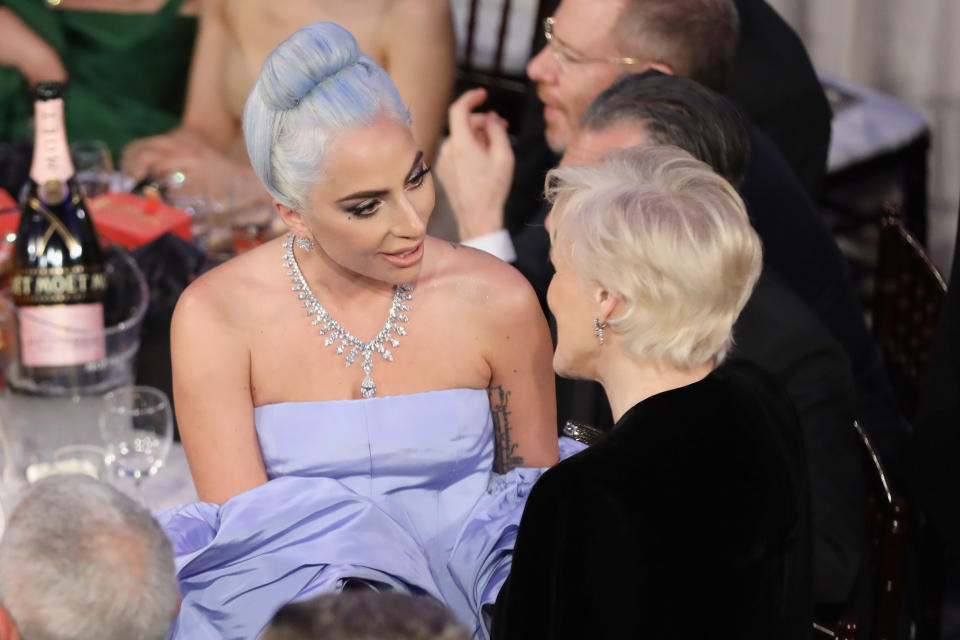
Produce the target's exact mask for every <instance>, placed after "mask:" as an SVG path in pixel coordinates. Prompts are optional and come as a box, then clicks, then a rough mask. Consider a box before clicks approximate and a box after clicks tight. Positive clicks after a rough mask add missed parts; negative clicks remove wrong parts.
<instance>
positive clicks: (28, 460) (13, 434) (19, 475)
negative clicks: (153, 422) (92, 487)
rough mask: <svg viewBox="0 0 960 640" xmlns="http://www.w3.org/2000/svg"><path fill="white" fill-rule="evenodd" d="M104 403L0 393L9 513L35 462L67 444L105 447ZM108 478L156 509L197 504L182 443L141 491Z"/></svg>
mask: <svg viewBox="0 0 960 640" xmlns="http://www.w3.org/2000/svg"><path fill="white" fill-rule="evenodd" d="M102 404H103V403H102V400H101V398H100V397H99V396H82V397H78V398H48V397H39V396H24V395H19V394H16V393H12V392H11V391H9V390H7V389H4V390H3V391H0V465H2V466H0V478H2V483H0V505H2V507H3V510H4V511H5V513H6V514H9V513H10V511H11V510H12V509H13V507H14V506H15V505H16V503H17V501H18V500H19V496H20V494H21V493H22V492H23V490H24V488H26V487H27V481H26V470H27V468H28V467H29V466H30V465H31V464H34V463H37V462H41V463H42V462H44V461H50V460H51V459H52V457H53V454H54V452H55V451H56V450H57V449H59V448H61V447H64V446H68V445H77V444H80V445H93V446H97V447H102V446H103V441H102V439H101V437H100V430H99V416H100V410H101V407H102ZM103 479H104V480H106V481H108V482H111V483H112V484H113V485H114V486H116V487H117V488H119V489H121V490H122V491H124V492H125V493H127V494H129V495H131V496H133V497H134V498H137V499H140V500H142V502H143V503H144V504H145V505H146V506H147V507H148V508H149V509H150V510H151V511H156V510H157V509H162V508H164V507H169V506H173V505H177V504H182V503H185V502H194V501H196V500H197V493H196V489H195V488H194V486H193V479H192V478H191V477H190V469H189V468H188V466H187V459H186V456H185V455H184V451H183V447H182V446H181V445H180V444H179V443H177V442H174V443H173V446H172V447H171V449H170V455H169V456H168V457H167V460H166V462H165V463H164V465H163V467H162V468H161V469H160V471H159V472H158V473H157V475H155V476H153V477H150V478H146V479H145V480H143V482H142V485H141V490H140V491H139V492H138V491H137V489H136V486H135V485H134V483H133V481H132V480H130V479H126V478H115V477H113V476H111V475H110V474H109V473H108V474H107V477H106V478H103ZM0 522H2V520H0ZM0 528H2V524H0Z"/></svg>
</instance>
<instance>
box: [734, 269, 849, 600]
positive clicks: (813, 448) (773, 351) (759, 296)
mask: <svg viewBox="0 0 960 640" xmlns="http://www.w3.org/2000/svg"><path fill="white" fill-rule="evenodd" d="M735 336H736V347H735V354H736V355H738V356H740V357H743V358H745V359H747V360H750V361H751V362H753V363H754V364H757V365H759V366H760V367H762V368H763V369H765V370H766V371H767V372H769V373H771V374H773V376H774V377H776V378H777V380H778V381H779V382H780V384H781V385H783V387H784V388H785V389H786V391H787V395H788V396H789V397H790V400H791V401H792V403H793V405H794V407H795V409H796V411H797V416H798V418H799V421H800V426H801V429H802V432H803V445H804V451H805V454H806V460H807V467H808V474H807V475H808V481H809V484H810V498H811V516H812V520H813V523H812V524H813V526H812V529H813V558H814V566H813V569H814V572H813V574H814V595H815V600H816V602H818V603H821V604H823V603H826V604H842V603H844V602H847V600H848V598H850V596H851V591H852V589H853V585H854V583H855V581H856V578H857V574H858V572H859V569H860V566H861V563H862V559H863V540H864V531H863V524H864V522H863V516H862V514H863V511H864V507H865V504H864V486H863V471H862V455H861V453H860V445H859V442H858V441H857V437H856V434H855V431H854V429H853V419H854V416H855V397H856V395H855V391H854V388H855V387H854V381H853V375H852V373H851V369H850V364H849V361H848V359H847V357H846V355H845V353H844V351H843V349H842V348H841V347H840V345H839V344H838V343H837V342H836V340H835V339H834V338H833V336H831V335H830V333H829V332H828V331H827V330H826V328H824V327H823V326H822V324H821V323H820V322H819V320H818V319H817V317H816V316H815V315H814V314H813V313H812V311H810V310H809V309H808V308H807V307H806V305H805V304H804V303H803V302H802V301H801V300H800V299H799V298H798V297H797V296H796V295H795V294H794V293H793V291H792V290H790V289H789V287H787V285H786V284H785V283H783V282H782V281H781V280H780V279H779V278H778V277H777V276H776V274H775V273H773V272H772V271H769V270H765V271H764V273H763V275H762V276H761V280H760V282H759V284H758V285H757V288H756V289H755V291H754V294H753V296H752V297H751V298H750V300H749V301H748V302H747V306H746V307H745V308H744V310H743V312H742V313H741V315H740V318H739V319H738V320H737V324H736V327H735Z"/></svg>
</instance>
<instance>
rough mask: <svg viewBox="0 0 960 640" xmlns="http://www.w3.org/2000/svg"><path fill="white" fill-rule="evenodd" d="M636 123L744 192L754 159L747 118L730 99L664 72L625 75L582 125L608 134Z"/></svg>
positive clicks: (588, 112) (653, 138) (656, 140)
mask: <svg viewBox="0 0 960 640" xmlns="http://www.w3.org/2000/svg"><path fill="white" fill-rule="evenodd" d="M624 122H627V123H635V124H637V125H640V126H642V127H643V131H644V132H645V133H646V135H647V137H648V138H649V139H650V141H651V142H652V143H653V144H658V145H673V146H675V147H680V148H681V149H683V150H684V151H686V152H687V153H689V154H690V155H692V156H693V157H694V158H696V159H697V160H702V161H703V162H706V163H707V164H708V165H710V166H711V167H713V170H714V171H716V172H717V173H719V174H720V175H721V176H723V177H724V178H725V179H726V180H727V182H729V183H730V184H732V185H733V186H734V187H737V188H739V187H740V184H741V183H742V182H743V178H744V176H745V175H746V171H747V164H748V163H749V160H750V137H749V136H748V135H747V130H746V127H745V126H744V121H743V116H742V115H741V114H740V111H739V110H738V109H737V107H736V106H734V104H733V103H732V102H730V101H729V100H727V99H726V98H725V97H723V96H722V95H720V94H719V93H716V92H715V91H712V90H710V89H707V88H706V87H704V86H702V85H701V84H699V83H697V82H694V81H693V80H690V79H689V78H680V77H677V76H668V75H665V74H662V73H660V72H658V71H647V72H645V73H640V74H632V75H625V76H621V77H620V78H618V79H617V80H616V81H615V82H614V83H613V84H612V85H610V86H609V87H607V88H606V89H604V90H603V91H602V92H601V93H600V95H598V96H597V97H596V98H594V99H593V102H591V103H590V106H589V107H587V110H586V111H584V113H583V116H581V118H580V126H581V127H583V128H584V129H587V130H590V131H604V130H606V129H609V128H611V127H614V126H616V125H619V124H622V123H624Z"/></svg>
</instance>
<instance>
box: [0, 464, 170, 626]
mask: <svg viewBox="0 0 960 640" xmlns="http://www.w3.org/2000/svg"><path fill="white" fill-rule="evenodd" d="M179 600H180V592H179V587H178V585H177V578H176V575H175V569H174V564H173V549H172V547H171V544H170V540H169V539H168V538H167V536H166V534H165V533H164V531H163V529H161V527H160V525H159V524H157V522H156V521H155V520H154V519H153V516H151V515H150V512H149V511H147V510H146V509H145V508H144V507H142V506H141V505H139V504H138V503H137V502H136V501H134V500H132V499H131V498H129V497H127V496H125V495H124V494H122V493H120V492H119V491H117V490H116V489H114V488H113V487H111V486H109V485H106V484H104V483H102V482H98V481H97V480H94V479H92V478H90V477H88V476H72V475H66V476H65V475H58V476H53V477H50V478H46V479H44V480H41V481H39V482H37V483H36V484H35V485H33V486H32V487H31V488H30V490H29V491H28V492H27V494H26V495H25V496H24V497H23V499H22V501H21V502H20V503H19V504H18V505H17V507H16V509H15V510H14V512H13V514H12V515H11V517H10V519H9V520H8V522H7V527H6V530H5V532H4V534H3V540H2V541H0V605H2V606H0V636H2V638H3V640H8V639H9V638H18V637H19V638H22V639H23V640H89V639H91V638H96V639H97V640H152V639H156V640H163V639H164V638H166V637H167V635H168V634H169V632H170V627H171V625H172V624H173V620H174V617H175V615H176V612H177V608H178V606H179Z"/></svg>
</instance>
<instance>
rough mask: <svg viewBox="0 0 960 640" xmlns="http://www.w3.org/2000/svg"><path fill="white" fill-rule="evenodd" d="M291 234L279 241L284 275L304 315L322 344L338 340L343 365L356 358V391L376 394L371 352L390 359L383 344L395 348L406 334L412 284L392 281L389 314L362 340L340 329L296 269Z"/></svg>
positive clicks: (297, 268)
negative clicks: (359, 371)
mask: <svg viewBox="0 0 960 640" xmlns="http://www.w3.org/2000/svg"><path fill="white" fill-rule="evenodd" d="M293 243H294V234H292V233H288V234H287V239H286V242H284V243H283V248H284V252H283V267H284V268H285V269H287V275H288V276H290V282H291V283H293V287H291V289H292V290H293V292H294V293H296V294H297V298H299V299H300V300H302V301H303V308H304V309H306V313H307V316H308V317H309V316H314V318H313V321H312V322H311V324H312V325H313V326H319V327H320V335H325V336H326V338H325V339H324V341H323V346H325V347H329V346H332V345H333V344H334V343H338V342H339V344H337V347H336V352H337V355H342V356H344V357H345V358H346V366H348V367H349V366H350V365H352V364H353V363H354V362H356V360H357V358H358V357H359V358H360V367H361V368H362V369H363V372H364V373H365V374H366V376H365V377H364V378H363V382H362V383H361V384H360V395H362V396H363V397H364V398H373V397H374V396H376V395H377V383H376V382H374V381H373V376H372V374H371V371H372V370H373V354H374V353H379V354H380V357H381V358H383V359H384V360H386V361H387V362H393V353H392V352H391V351H390V349H388V348H387V345H389V346H390V347H391V348H393V349H396V348H397V347H399V346H400V340H399V338H400V336H405V335H407V330H406V329H404V328H403V326H402V323H405V322H406V321H407V319H408V318H407V314H406V313H405V312H406V311H410V305H409V304H407V302H408V301H410V300H411V299H412V298H413V294H411V293H410V292H411V291H413V287H412V286H411V285H408V284H398V285H394V293H393V304H392V305H390V315H389V316H387V321H386V322H385V323H384V325H383V328H382V329H380V331H379V333H377V335H376V336H374V338H373V340H371V341H370V342H364V341H362V340H360V339H359V338H357V337H356V336H354V335H353V334H352V333H350V332H349V331H347V330H346V329H344V328H343V327H342V326H341V325H340V323H339V322H337V321H336V320H334V319H333V318H332V317H330V314H329V313H327V310H326V309H324V308H323V305H321V304H320V302H319V301H318V300H317V298H316V296H314V295H313V292H312V291H310V286H309V285H308V284H307V280H306V278H304V277H303V273H302V272H301V271H300V265H298V264H297V259H296V257H295V256H294V255H293Z"/></svg>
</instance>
